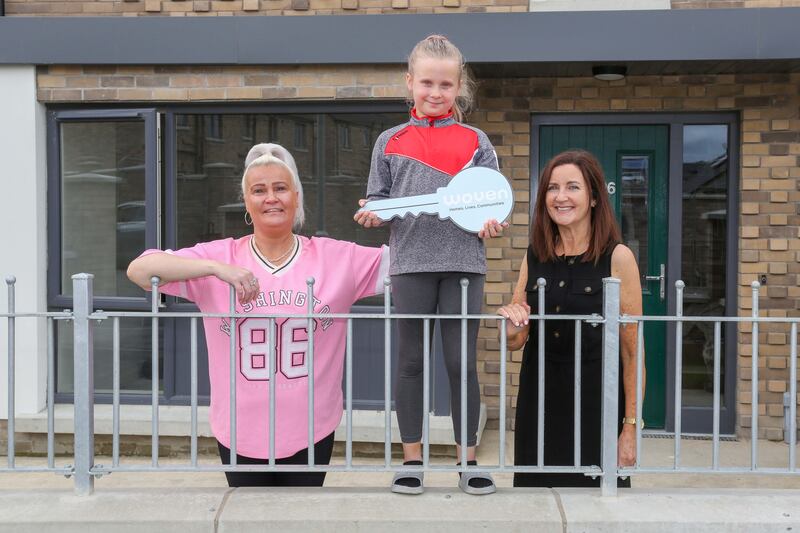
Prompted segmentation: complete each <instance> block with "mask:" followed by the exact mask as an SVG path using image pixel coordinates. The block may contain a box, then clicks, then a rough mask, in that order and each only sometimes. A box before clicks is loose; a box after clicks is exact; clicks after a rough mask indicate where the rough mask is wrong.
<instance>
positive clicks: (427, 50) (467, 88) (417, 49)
mask: <svg viewBox="0 0 800 533" xmlns="http://www.w3.org/2000/svg"><path fill="white" fill-rule="evenodd" d="M420 57H430V58H434V59H450V60H453V61H455V62H456V63H458V67H459V72H458V79H459V81H460V82H461V88H460V90H459V91H458V96H457V97H456V101H455V103H454V104H453V117H454V118H455V119H456V120H457V121H458V122H463V121H464V118H465V117H466V116H467V114H469V112H470V110H471V109H472V104H473V101H474V94H475V82H474V81H472V77H471V76H470V75H469V71H468V70H467V64H466V62H465V61H464V56H463V55H461V50H459V49H458V47H457V46H456V45H454V44H453V43H452V42H451V41H450V39H448V38H447V37H445V36H444V35H435V34H434V35H428V36H427V37H425V38H424V39H422V40H421V41H420V42H418V43H417V44H416V46H414V49H413V50H411V54H409V56H408V73H409V74H411V75H412V76H413V75H414V63H416V61H417V59H418V58H420Z"/></svg>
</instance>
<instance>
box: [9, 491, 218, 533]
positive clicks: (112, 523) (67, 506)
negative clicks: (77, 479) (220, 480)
mask: <svg viewBox="0 0 800 533" xmlns="http://www.w3.org/2000/svg"><path fill="white" fill-rule="evenodd" d="M230 491H231V489H228V488H219V489H181V490H180V491H176V490H170V489H167V488H150V489H139V490H131V489H127V490H119V489H108V490H103V491H101V492H95V493H94V494H93V495H91V496H76V495H75V494H74V493H72V491H63V490H52V489H39V490H28V491H8V490H2V491H0V502H2V505H0V532H2V533H5V532H14V533H49V532H54V533H55V532H58V533H87V532H88V531H103V532H107V533H129V532H130V533H133V532H141V531H157V532H159V533H170V532H187V533H213V532H214V530H215V528H214V520H215V519H216V517H217V514H218V512H219V508H220V506H221V504H222V502H223V500H224V497H225V495H226V493H228V492H230Z"/></svg>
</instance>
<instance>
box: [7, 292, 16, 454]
mask: <svg viewBox="0 0 800 533" xmlns="http://www.w3.org/2000/svg"><path fill="white" fill-rule="evenodd" d="M16 282H17V278H15V277H14V276H9V277H7V278H6V285H8V314H9V315H12V316H9V317H8V361H7V363H8V424H7V426H6V429H7V430H8V468H14V462H15V460H16V459H15V454H16V451H15V449H14V433H15V427H14V423H15V421H16V411H17V409H16V405H15V401H16V400H15V398H16V359H17V354H16V340H15V337H16V331H17V329H16V324H15V318H14V316H13V315H14V313H15V311H16V302H15V297H16V292H15V291H16V289H15V284H16Z"/></svg>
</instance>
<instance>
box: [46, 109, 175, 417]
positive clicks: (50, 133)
mask: <svg viewBox="0 0 800 533" xmlns="http://www.w3.org/2000/svg"><path fill="white" fill-rule="evenodd" d="M120 120H131V121H135V120H141V121H144V126H145V138H144V143H145V212H146V213H147V214H146V217H145V247H146V248H155V247H157V246H158V243H159V228H158V226H157V222H156V221H157V220H158V218H159V213H158V209H159V206H158V203H159V198H160V193H159V187H160V184H159V166H158V161H159V156H158V149H159V147H158V113H157V111H156V109H155V108H154V107H143V108H139V109H132V108H119V109H113V108H108V107H106V108H103V109H95V108H88V109H70V108H66V109H61V108H54V109H49V110H48V111H47V203H48V209H47V248H48V254H47V305H48V308H50V309H70V308H72V297H71V296H66V295H65V294H64V292H63V290H62V289H63V288H62V286H61V278H62V272H61V264H62V248H61V244H62V243H61V229H62V227H61V216H62V204H61V198H62V189H61V135H60V133H61V128H60V125H61V124H62V123H65V122H72V123H75V122H100V121H109V122H110V121H120ZM94 304H95V307H96V308H98V309H106V310H109V311H111V310H125V309H126V310H148V309H150V298H149V294H147V295H144V296H143V297H140V298H134V297H113V296H95V298H94ZM56 374H58V358H56ZM164 386H165V387H166V382H164ZM73 396H74V395H73V394H72V393H59V392H57V393H56V395H55V399H56V402H59V403H72V399H73ZM106 397H107V398H106ZM96 398H97V399H98V400H99V402H100V403H111V394H110V393H97V394H96ZM120 399H121V401H124V402H125V403H133V404H136V403H142V404H143V403H147V402H148V401H149V400H146V399H145V398H143V397H142V395H139V394H128V393H122V394H121V395H120Z"/></svg>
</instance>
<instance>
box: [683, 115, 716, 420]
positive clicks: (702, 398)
mask: <svg viewBox="0 0 800 533" xmlns="http://www.w3.org/2000/svg"><path fill="white" fill-rule="evenodd" d="M683 139H684V141H683V221H682V224H681V226H682V233H683V234H682V238H681V242H682V247H683V250H682V257H683V260H682V261H683V264H682V265H681V279H682V280H683V281H684V282H685V283H686V288H685V291H684V314H685V315H704V316H722V315H724V314H725V284H726V281H727V280H726V259H727V252H728V250H727V246H726V239H725V236H726V235H727V224H728V223H727V215H728V212H727V203H728V126H726V125H702V126H684V128H683ZM724 331H725V329H724V328H723V335H722V347H721V354H724V353H725V335H724ZM724 361H725V358H724V357H720V362H721V364H722V368H721V375H723V376H724V375H725V369H724ZM713 365H714V324H713V323H712V322H694V323H692V322H689V323H686V324H685V325H684V327H683V377H682V380H683V404H684V406H702V407H708V406H711V405H712V404H713V398H712V396H713V378H714V374H713V372H714V366H713ZM724 384H725V382H724V380H721V381H720V387H721V392H722V399H721V400H722V402H723V405H724V404H725V390H724Z"/></svg>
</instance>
